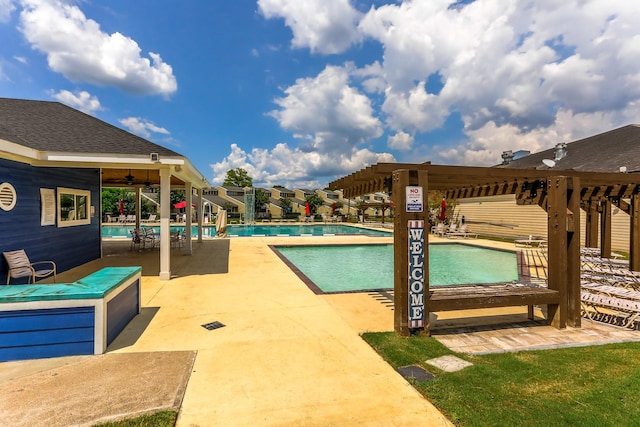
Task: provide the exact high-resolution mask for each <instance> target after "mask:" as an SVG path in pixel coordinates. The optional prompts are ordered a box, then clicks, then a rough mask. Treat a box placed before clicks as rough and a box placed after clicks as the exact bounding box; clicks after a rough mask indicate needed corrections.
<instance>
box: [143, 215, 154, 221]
mask: <svg viewBox="0 0 640 427" xmlns="http://www.w3.org/2000/svg"><path fill="white" fill-rule="evenodd" d="M156 216H157V215H156V214H149V218H147V219H143V220H141V222H154V221H155V220H156Z"/></svg>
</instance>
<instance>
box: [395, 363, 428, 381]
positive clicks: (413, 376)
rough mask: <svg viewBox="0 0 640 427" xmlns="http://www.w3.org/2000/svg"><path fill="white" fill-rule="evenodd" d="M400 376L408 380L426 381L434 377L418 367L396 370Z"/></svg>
mask: <svg viewBox="0 0 640 427" xmlns="http://www.w3.org/2000/svg"><path fill="white" fill-rule="evenodd" d="M398 372H399V373H400V375H402V376H403V377H405V378H406V379H408V380H416V381H427V380H432V379H434V378H435V377H434V376H433V375H431V374H430V373H429V372H427V371H425V370H424V369H422V368H421V367H420V366H415V365H409V366H405V367H403V368H398Z"/></svg>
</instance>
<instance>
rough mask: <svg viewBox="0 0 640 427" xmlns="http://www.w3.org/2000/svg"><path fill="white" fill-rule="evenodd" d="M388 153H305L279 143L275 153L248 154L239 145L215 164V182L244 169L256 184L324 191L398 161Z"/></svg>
mask: <svg viewBox="0 0 640 427" xmlns="http://www.w3.org/2000/svg"><path fill="white" fill-rule="evenodd" d="M394 161H395V158H394V157H393V156H392V155H391V154H388V153H374V152H372V151H370V150H368V149H360V150H358V149H353V150H351V152H349V153H345V154H339V155H333V154H331V153H319V152H305V151H302V150H300V149H298V148H292V147H289V146H288V145H287V144H284V143H280V144H277V145H276V146H275V147H274V148H273V149H272V150H267V149H261V148H254V149H253V150H251V151H250V152H246V151H244V150H243V149H242V148H240V147H239V146H238V145H237V144H232V145H231V152H230V153H229V155H228V156H227V157H225V158H224V159H223V160H222V161H220V162H218V163H215V164H212V165H211V169H212V171H213V179H212V182H213V183H214V185H222V182H223V181H224V178H225V176H226V174H227V171H228V170H231V169H235V168H239V167H240V168H243V169H245V170H246V171H247V172H248V173H249V176H251V177H252V178H253V182H254V185H256V186H259V187H272V186H274V185H284V186H285V187H289V188H322V187H324V186H325V185H326V183H327V182H328V181H330V180H332V179H334V178H335V177H336V176H339V175H345V174H349V173H351V172H353V171H354V170H359V169H362V168H364V167H366V166H368V165H370V164H374V163H378V162H394Z"/></svg>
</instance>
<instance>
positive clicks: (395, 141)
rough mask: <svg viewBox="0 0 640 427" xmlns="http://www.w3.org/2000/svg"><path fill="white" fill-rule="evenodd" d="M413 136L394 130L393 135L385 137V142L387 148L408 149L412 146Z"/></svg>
mask: <svg viewBox="0 0 640 427" xmlns="http://www.w3.org/2000/svg"><path fill="white" fill-rule="evenodd" d="M413 142H414V139H413V136H411V135H409V134H408V133H406V132H402V131H399V132H396V133H395V135H390V136H389V138H388V139H387V144H388V145H389V148H391V149H393V150H400V151H408V150H410V149H411V147H412V146H413Z"/></svg>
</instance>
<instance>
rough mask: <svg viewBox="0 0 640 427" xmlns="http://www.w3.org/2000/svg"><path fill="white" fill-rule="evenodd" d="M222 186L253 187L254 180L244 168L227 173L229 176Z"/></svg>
mask: <svg viewBox="0 0 640 427" xmlns="http://www.w3.org/2000/svg"><path fill="white" fill-rule="evenodd" d="M222 185H223V186H225V187H241V188H244V187H252V186H253V178H251V177H250V176H249V173H248V172H247V171H246V170H244V169H242V168H236V169H231V170H229V171H227V176H226V177H225V179H224V182H223V183H222Z"/></svg>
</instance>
